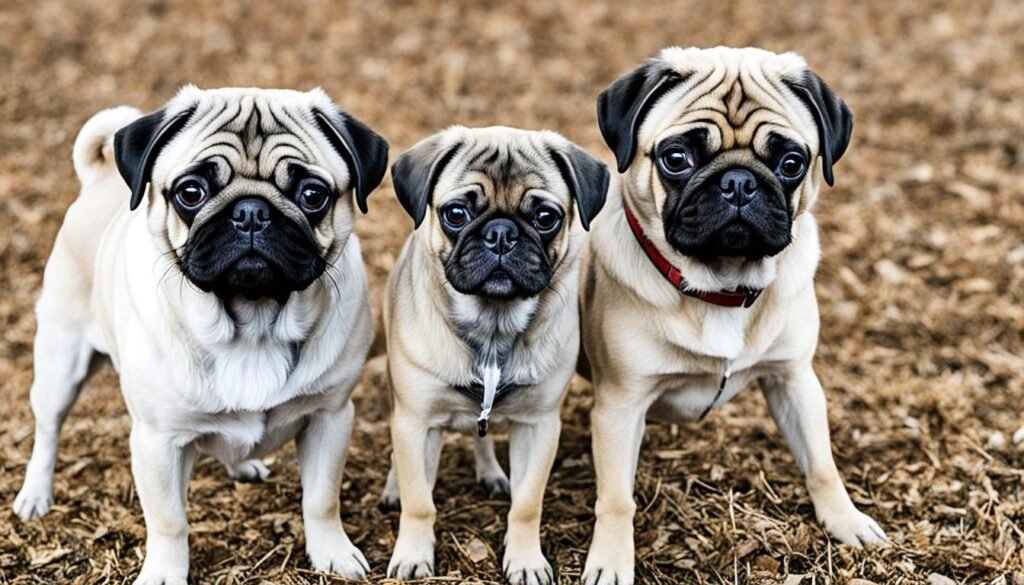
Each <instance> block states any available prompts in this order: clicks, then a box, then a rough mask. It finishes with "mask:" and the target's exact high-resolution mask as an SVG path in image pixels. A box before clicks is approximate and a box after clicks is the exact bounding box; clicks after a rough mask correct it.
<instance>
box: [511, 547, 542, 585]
mask: <svg viewBox="0 0 1024 585" xmlns="http://www.w3.org/2000/svg"><path fill="white" fill-rule="evenodd" d="M503 570H504V572H505V578H506V579H508V582H509V583H511V584H512V585H554V583H555V572H554V571H553V570H551V565H550V564H549V563H548V561H547V559H545V558H544V555H543V554H541V552H540V551H537V552H535V553H534V554H529V555H515V556H513V555H511V554H509V553H505V562H504V563H503Z"/></svg>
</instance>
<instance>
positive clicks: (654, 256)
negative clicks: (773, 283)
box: [622, 201, 764, 308]
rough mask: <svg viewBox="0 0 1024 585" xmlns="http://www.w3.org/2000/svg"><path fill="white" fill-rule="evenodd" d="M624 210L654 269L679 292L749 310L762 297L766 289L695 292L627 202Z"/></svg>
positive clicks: (706, 301) (712, 302)
mask: <svg viewBox="0 0 1024 585" xmlns="http://www.w3.org/2000/svg"><path fill="white" fill-rule="evenodd" d="M622 209H623V210H624V211H625V212H626V221H627V222H629V229H631V230H633V235H634V236H636V241H637V242H638V243H639V244H640V247H641V248H643V249H644V253H645V254H647V258H648V259H649V260H650V261H651V264H654V267H655V268H657V269H658V272H660V273H661V275H662V276H664V277H665V280H667V281H669V282H670V283H671V284H672V286H674V287H675V288H676V289H677V290H678V291H679V292H681V293H683V294H684V295H686V296H689V297H693V298H695V299H700V300H702V301H704V302H705V303H711V304H712V305H718V306H720V307H743V308H749V307H750V306H751V305H753V304H754V301H756V300H757V297H758V296H760V294H761V292H762V291H763V290H764V289H754V290H744V289H739V290H734V291H731V290H724V291H718V292H703V291H698V290H693V289H692V288H691V287H690V283H688V282H686V279H685V278H683V273H682V272H679V269H678V268H676V267H675V266H673V265H672V263H671V262H669V261H668V259H667V258H665V257H664V256H662V254H661V252H659V251H658V249H657V248H656V247H654V242H652V241H651V240H650V239H649V238H648V237H647V236H646V235H645V234H644V228H642V227H640V222H638V221H637V220H636V216H635V215H633V210H631V209H630V208H629V205H626V202H625V201H623V202H622Z"/></svg>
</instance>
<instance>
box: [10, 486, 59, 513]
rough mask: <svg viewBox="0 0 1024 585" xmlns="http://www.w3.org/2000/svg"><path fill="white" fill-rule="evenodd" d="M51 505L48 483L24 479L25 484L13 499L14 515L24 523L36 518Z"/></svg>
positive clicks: (50, 487)
mask: <svg viewBox="0 0 1024 585" xmlns="http://www.w3.org/2000/svg"><path fill="white" fill-rule="evenodd" d="M52 505H53V486H52V484H50V482H48V481H33V480H32V479H30V478H25V484H24V485H22V486H21V491H20V492H18V496H17V497H16V498H14V513H15V514H17V515H18V517H19V518H21V519H22V520H24V521H26V522H27V521H29V520H31V519H33V518H38V517H40V516H42V515H43V514H45V513H47V512H49V511H50V506H52Z"/></svg>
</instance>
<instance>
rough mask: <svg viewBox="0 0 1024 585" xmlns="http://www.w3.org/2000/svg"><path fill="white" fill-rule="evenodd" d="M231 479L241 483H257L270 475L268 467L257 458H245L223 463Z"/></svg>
mask: <svg viewBox="0 0 1024 585" xmlns="http://www.w3.org/2000/svg"><path fill="white" fill-rule="evenodd" d="M225 467H227V470H228V475H229V476H231V479H233V480H235V481H239V482H242V483H259V482H261V481H263V480H265V479H267V478H268V477H270V468H268V467H267V466H266V465H264V464H263V462H262V461H260V460H259V459H246V460H245V461H242V462H241V463H235V464H233V465H225Z"/></svg>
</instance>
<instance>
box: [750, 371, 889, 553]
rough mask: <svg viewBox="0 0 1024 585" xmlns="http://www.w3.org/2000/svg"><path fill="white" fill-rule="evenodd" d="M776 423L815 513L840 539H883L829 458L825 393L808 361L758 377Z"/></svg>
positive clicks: (852, 541) (849, 541) (854, 541)
mask: <svg viewBox="0 0 1024 585" xmlns="http://www.w3.org/2000/svg"><path fill="white" fill-rule="evenodd" d="M760 384H761V390H762V392H763V393H764V396H765V399H766V400H767V401H768V408H769V410H771V413H772V418H774V419H775V424H776V425H778V427H779V430H780V431H782V435H783V437H785V439H786V442H787V443H788V444H789V449H790V451H792V452H793V457H794V458H796V462H797V465H799V466H800V470H801V471H803V474H804V477H805V479H806V481H807V491H808V493H810V496H811V501H812V502H813V503H814V512H815V514H816V515H817V516H818V520H819V521H820V522H821V523H822V524H823V525H824V526H825V529H826V530H828V532H829V533H830V534H831V535H832V536H834V537H835V538H837V539H838V540H839V541H840V542H843V543H846V544H853V545H856V546H862V545H865V544H870V543H884V542H886V537H885V533H884V532H883V531H882V529H881V528H879V526H878V524H876V523H875V521H874V520H872V519H871V518H870V517H869V516H867V515H866V514H863V513H862V512H860V511H859V510H857V508H856V507H855V506H854V505H853V502H852V501H851V500H850V495H849V494H848V493H847V492H846V488H845V487H844V486H843V480H842V478H841V477H840V476H839V470H838V469H836V463H835V460H834V459H833V458H832V441H831V439H830V438H829V430H828V415H827V412H826V407H825V392H824V391H823V390H822V388H821V383H820V382H819V381H818V376H817V375H816V374H815V373H814V370H813V368H812V367H811V366H810V365H807V366H806V367H805V368H802V369H801V370H799V371H797V372H795V373H793V374H789V375H776V376H767V377H764V378H762V379H761V380H760Z"/></svg>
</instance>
